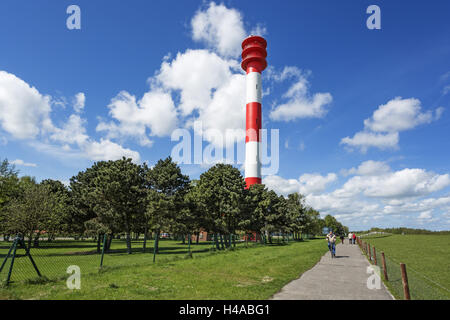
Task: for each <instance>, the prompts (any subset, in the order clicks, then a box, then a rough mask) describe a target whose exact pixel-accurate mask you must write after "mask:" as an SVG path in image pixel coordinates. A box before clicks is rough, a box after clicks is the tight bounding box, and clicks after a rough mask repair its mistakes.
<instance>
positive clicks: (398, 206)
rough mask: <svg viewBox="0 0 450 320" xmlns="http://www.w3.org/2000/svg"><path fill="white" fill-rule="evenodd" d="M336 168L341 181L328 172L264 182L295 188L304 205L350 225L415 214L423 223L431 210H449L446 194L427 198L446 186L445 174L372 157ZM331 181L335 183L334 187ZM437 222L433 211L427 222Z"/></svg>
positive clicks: (285, 189) (283, 189) (286, 191)
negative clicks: (397, 166)
mask: <svg viewBox="0 0 450 320" xmlns="http://www.w3.org/2000/svg"><path fill="white" fill-rule="evenodd" d="M341 172H342V173H344V177H347V178H346V180H344V181H338V178H337V175H335V174H333V173H329V174H327V175H320V174H308V173H306V174H303V175H302V176H300V177H299V179H285V178H283V177H280V176H268V177H265V178H264V179H263V183H264V184H266V185H267V186H268V187H269V188H271V189H273V190H275V191H276V192H277V193H278V194H282V195H287V194H289V193H293V192H300V193H302V194H303V195H305V199H306V203H307V205H310V206H312V207H314V208H315V209H317V210H319V211H320V212H321V213H322V215H326V214H332V215H334V216H336V217H338V218H339V219H340V220H341V221H343V222H345V223H347V224H353V225H354V224H359V225H362V224H369V225H370V224H371V225H372V226H373V223H374V222H376V221H378V222H379V221H381V220H383V219H386V217H387V216H389V219H400V221H405V218H406V217H411V219H413V218H415V217H417V214H418V213H421V214H422V219H420V220H422V221H425V220H426V219H427V217H428V215H431V214H432V213H433V212H434V211H440V212H444V213H445V212H450V196H448V195H446V196H441V197H430V196H431V195H432V194H433V193H436V192H441V191H443V190H445V188H447V187H448V186H450V175H449V174H437V173H434V172H432V171H427V170H425V169H420V168H412V169H410V168H407V169H402V170H397V171H394V170H392V169H391V168H390V167H389V165H387V164H386V163H385V162H382V161H373V160H369V161H365V162H362V163H361V164H360V165H359V166H357V167H354V168H350V169H344V170H341ZM333 184H338V187H337V188H335V189H334V190H333V189H332V185H333ZM327 189H331V191H329V192H327V191H326V190H327ZM401 219H403V220H401ZM438 220H439V218H438V217H437V216H436V215H433V216H432V217H431V218H430V219H428V220H427V221H428V222H430V221H438ZM390 221H392V220H390Z"/></svg>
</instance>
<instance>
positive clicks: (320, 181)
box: [263, 173, 337, 195]
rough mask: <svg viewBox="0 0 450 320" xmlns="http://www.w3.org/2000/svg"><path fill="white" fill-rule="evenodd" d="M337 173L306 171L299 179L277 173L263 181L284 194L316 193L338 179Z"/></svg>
mask: <svg viewBox="0 0 450 320" xmlns="http://www.w3.org/2000/svg"><path fill="white" fill-rule="evenodd" d="M336 179H337V175H336V174H335V173H329V174H327V175H326V176H322V175H320V174H317V173H314V174H310V173H306V174H303V175H301V176H300V177H299V178H298V179H284V178H282V177H280V176H277V175H272V176H267V177H264V179H263V183H264V184H265V185H267V187H269V188H270V189H272V190H274V191H276V192H277V193H279V194H282V195H288V194H290V193H294V192H298V193H301V194H316V193H319V192H322V191H324V190H325V189H326V187H327V186H328V185H329V184H330V183H332V182H334V181H336Z"/></svg>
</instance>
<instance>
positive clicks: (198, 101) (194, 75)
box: [156, 50, 245, 115]
mask: <svg viewBox="0 0 450 320" xmlns="http://www.w3.org/2000/svg"><path fill="white" fill-rule="evenodd" d="M231 67H234V68H239V65H238V63H237V61H235V60H225V59H223V58H221V57H219V56H218V55H217V54H215V53H213V52H210V51H207V50H187V51H186V52H184V53H180V52H179V53H178V54H177V56H176V57H175V59H173V60H172V61H164V62H163V63H162V65H161V70H160V71H159V73H158V75H157V76H156V80H157V81H158V82H159V83H160V85H161V86H162V87H164V88H166V89H169V90H179V91H180V103H179V108H180V110H181V112H182V114H183V115H189V114H191V113H192V112H193V111H195V110H202V109H205V108H206V107H207V106H208V105H209V104H210V103H211V100H212V95H213V92H214V91H215V90H217V88H220V87H221V86H223V85H225V84H227V83H228V82H229V81H230V78H231V76H232V72H231V70H230V68H231ZM243 89H245V88H243ZM244 92H245V91H244Z"/></svg>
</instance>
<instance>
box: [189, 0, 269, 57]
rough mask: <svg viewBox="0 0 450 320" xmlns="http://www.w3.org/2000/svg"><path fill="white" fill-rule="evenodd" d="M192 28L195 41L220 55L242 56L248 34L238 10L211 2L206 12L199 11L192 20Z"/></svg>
mask: <svg viewBox="0 0 450 320" xmlns="http://www.w3.org/2000/svg"><path fill="white" fill-rule="evenodd" d="M191 27H192V38H193V39H194V40H195V41H201V42H204V43H206V45H208V46H209V47H210V48H212V49H213V50H215V51H216V52H217V53H219V54H220V55H222V56H225V57H231V56H233V57H236V56H238V55H239V54H240V51H241V42H242V39H244V38H245V36H246V32H245V29H244V23H243V20H242V15H241V13H240V12H239V11H238V10H236V9H232V8H231V9H230V8H227V7H226V6H225V5H223V4H219V5H217V4H216V3H214V2H210V3H209V6H208V7H207V8H206V10H199V11H197V13H196V14H195V16H194V17H193V18H192V20H191ZM260 28H261V27H260Z"/></svg>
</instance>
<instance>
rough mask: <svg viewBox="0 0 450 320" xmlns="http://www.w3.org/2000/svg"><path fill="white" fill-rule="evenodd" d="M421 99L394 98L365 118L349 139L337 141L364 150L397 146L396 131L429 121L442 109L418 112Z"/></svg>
mask: <svg viewBox="0 0 450 320" xmlns="http://www.w3.org/2000/svg"><path fill="white" fill-rule="evenodd" d="M421 108H422V107H421V103H420V100H418V99H414V98H410V99H402V98H401V97H396V98H394V99H392V100H390V101H388V102H387V103H386V104H384V105H380V106H379V107H378V109H377V110H375V111H374V113H373V114H372V116H371V117H370V118H368V119H366V120H364V131H360V132H357V133H356V134H355V135H354V136H353V137H352V138H350V137H345V138H343V139H341V142H340V144H345V145H348V146H350V147H356V148H360V150H361V152H362V153H366V152H367V150H368V149H369V148H370V147H375V148H378V149H381V150H385V149H396V148H398V142H399V132H401V131H405V130H411V129H413V128H415V127H417V126H418V125H421V124H426V123H431V122H432V121H433V120H437V119H439V118H440V116H441V114H442V112H443V111H444V108H442V107H439V108H437V109H436V110H435V113H434V115H433V112H432V111H430V110H429V111H426V112H421Z"/></svg>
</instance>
